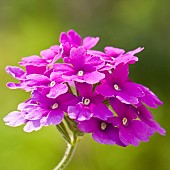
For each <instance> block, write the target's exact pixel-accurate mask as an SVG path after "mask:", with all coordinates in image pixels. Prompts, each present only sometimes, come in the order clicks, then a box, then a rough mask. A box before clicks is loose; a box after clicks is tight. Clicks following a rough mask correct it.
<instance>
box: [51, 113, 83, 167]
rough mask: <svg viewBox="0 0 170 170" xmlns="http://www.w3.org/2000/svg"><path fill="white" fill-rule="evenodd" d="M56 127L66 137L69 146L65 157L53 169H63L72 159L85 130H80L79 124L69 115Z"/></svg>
mask: <svg viewBox="0 0 170 170" xmlns="http://www.w3.org/2000/svg"><path fill="white" fill-rule="evenodd" d="M56 127H57V129H58V131H59V132H60V133H61V134H62V136H63V138H64V139H65V141H66V143H67V147H66V151H65V154H64V156H63V158H62V159H61V161H60V162H59V163H58V165H57V166H56V167H55V168H54V169H53V170H63V169H65V168H66V167H67V165H68V164H69V162H70V160H71V159H72V157H73V155H74V152H75V149H76V146H77V143H78V141H79V140H80V139H81V136H83V132H81V131H79V130H78V128H77V124H76V123H75V122H74V121H73V120H72V119H70V118H69V117H68V116H65V118H64V122H61V123H60V124H58V125H57V126H56Z"/></svg>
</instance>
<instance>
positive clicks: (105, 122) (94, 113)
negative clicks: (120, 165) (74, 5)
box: [4, 30, 165, 146]
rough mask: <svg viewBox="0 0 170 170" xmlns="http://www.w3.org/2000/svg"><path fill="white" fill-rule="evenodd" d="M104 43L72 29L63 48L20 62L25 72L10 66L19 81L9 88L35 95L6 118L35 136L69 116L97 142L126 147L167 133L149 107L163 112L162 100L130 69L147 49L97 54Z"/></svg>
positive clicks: (111, 49) (64, 35)
mask: <svg viewBox="0 0 170 170" xmlns="http://www.w3.org/2000/svg"><path fill="white" fill-rule="evenodd" d="M98 41H99V38H98V37H86V38H84V39H82V38H81V37H80V35H78V34H77V33H76V32H75V31H74V30H69V31H68V32H67V33H65V32H63V33H61V35H60V45H54V46H51V47H50V48H49V49H46V50H43V51H41V53H40V56H37V55H33V56H29V57H25V58H22V61H21V62H19V64H20V66H22V67H25V69H24V70H23V69H22V68H20V67H16V66H8V67H7V68H6V72H7V73H8V74H10V75H11V76H13V77H14V78H15V79H17V80H19V83H14V82H9V83H8V84H7V86H8V87H9V88H10V89H18V88H20V89H23V90H25V91H26V92H31V96H30V99H28V100H27V101H25V102H23V103H21V104H19V106H18V111H13V112H11V113H9V114H8V115H7V116H6V117H5V118H4V121H5V122H6V124H7V125H9V126H13V127H16V126H20V125H22V124H26V125H25V126H24V131H26V132H32V131H34V130H35V131H37V130H39V129H41V127H42V126H49V125H51V124H52V125H59V124H60V123H61V122H62V121H63V119H64V118H65V117H68V118H69V119H71V120H73V121H74V122H75V123H76V125H77V128H78V130H79V131H81V132H83V133H91V134H92V137H93V139H94V140H96V141H97V142H99V143H102V144H111V145H113V144H117V145H120V146H128V145H129V144H132V145H134V146H138V145H139V143H140V141H143V142H147V141H148V140H149V137H150V136H151V135H153V134H154V132H158V133H159V134H161V135H164V134H165V130H164V129H163V128H161V127H160V125H159V124H158V123H157V122H156V121H155V120H154V117H153V116H152V114H151V112H150V111H149V110H148V108H147V106H149V107H151V108H157V106H158V105H161V104H162V102H161V101H160V100H159V99H158V97H157V96H156V95H155V94H154V93H153V92H151V91H150V90H149V89H148V88H147V87H145V86H143V85H141V84H137V83H135V82H132V80H131V79H130V78H129V77H128V76H129V65H130V64H134V63H135V62H136V61H138V58H137V57H136V56H135V54H136V53H139V52H141V51H142V50H143V48H140V47H139V48H137V49H135V50H133V51H129V52H125V51H124V50H123V49H120V48H115V47H110V46H109V47H105V48H104V52H101V51H97V50H91V48H93V47H94V46H95V45H96V44H97V43H98Z"/></svg>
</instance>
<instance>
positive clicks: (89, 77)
mask: <svg viewBox="0 0 170 170" xmlns="http://www.w3.org/2000/svg"><path fill="white" fill-rule="evenodd" d="M104 77H105V75H104V74H103V73H99V72H97V71H94V72H91V73H85V74H84V81H85V82H86V83H89V84H96V83H98V82H99V81H100V80H102V79H103V78H104Z"/></svg>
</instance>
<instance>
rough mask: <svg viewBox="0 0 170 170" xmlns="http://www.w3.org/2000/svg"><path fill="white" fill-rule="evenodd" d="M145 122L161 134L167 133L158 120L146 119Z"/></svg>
mask: <svg viewBox="0 0 170 170" xmlns="http://www.w3.org/2000/svg"><path fill="white" fill-rule="evenodd" d="M144 123H146V124H147V125H148V126H149V127H151V128H153V130H154V131H156V132H158V133H159V134H160V135H165V133H166V131H165V129H164V128H162V127H161V126H160V125H159V124H158V123H157V122H156V121H154V120H145V121H144Z"/></svg>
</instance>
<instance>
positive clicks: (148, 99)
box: [139, 84, 163, 108]
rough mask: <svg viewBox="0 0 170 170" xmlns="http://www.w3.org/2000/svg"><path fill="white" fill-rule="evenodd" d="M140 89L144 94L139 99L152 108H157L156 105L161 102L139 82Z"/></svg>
mask: <svg viewBox="0 0 170 170" xmlns="http://www.w3.org/2000/svg"><path fill="white" fill-rule="evenodd" d="M139 87H140V88H141V90H142V91H143V92H144V93H145V96H143V97H141V101H142V102H144V103H145V104H147V105H148V106H150V107H152V108H157V105H162V104H163V102H162V101H160V100H159V98H158V97H157V96H156V95H155V94H154V93H153V92H152V91H151V90H150V89H149V88H147V87H145V86H143V85H141V84H139Z"/></svg>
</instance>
